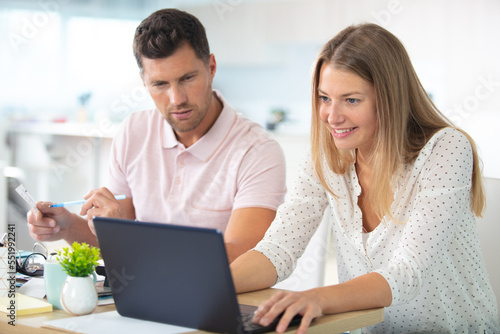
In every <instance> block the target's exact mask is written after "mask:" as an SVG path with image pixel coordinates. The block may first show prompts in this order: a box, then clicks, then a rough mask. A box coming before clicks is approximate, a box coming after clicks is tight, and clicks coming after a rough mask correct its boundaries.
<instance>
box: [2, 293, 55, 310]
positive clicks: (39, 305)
mask: <svg viewBox="0 0 500 334" xmlns="http://www.w3.org/2000/svg"><path fill="white" fill-rule="evenodd" d="M11 305H12V303H11V299H10V298H8V297H7V296H4V297H2V298H0V311H2V312H4V313H7V314H10V312H11V310H12V309H13V307H12V306H11ZM14 305H15V308H16V313H17V315H26V314H35V313H44V312H52V304H50V303H48V302H46V301H44V300H42V299H39V298H35V297H30V296H26V295H23V294H21V293H16V303H15V304H14Z"/></svg>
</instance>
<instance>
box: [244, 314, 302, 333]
mask: <svg viewBox="0 0 500 334" xmlns="http://www.w3.org/2000/svg"><path fill="white" fill-rule="evenodd" d="M280 318H281V315H280V316H277V317H276V319H274V320H273V321H272V322H271V323H270V324H269V325H268V326H265V327H264V326H261V325H259V324H256V323H254V322H253V321H252V320H253V313H243V312H242V313H241V320H242V322H243V327H244V328H245V331H247V332H252V333H265V332H270V331H273V330H274V329H275V328H276V325H278V322H279V320H280ZM301 319H302V317H301V316H300V315H296V316H295V317H294V318H293V319H292V321H290V325H289V326H294V325H298V324H300V320H301Z"/></svg>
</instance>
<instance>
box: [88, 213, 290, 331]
mask: <svg viewBox="0 0 500 334" xmlns="http://www.w3.org/2000/svg"><path fill="white" fill-rule="evenodd" d="M94 226H95V231H96V234H97V239H98V241H99V246H100V249H101V254H102V257H103V260H104V264H105V272H106V277H107V280H108V281H109V285H110V288H111V292H112V295H113V298H114V301H115V306H116V310H117V311H118V313H119V314H120V315H122V316H125V317H131V318H137V319H142V320H149V321H156V322H162V323H167V324H171V325H176V326H183V327H189V328H195V329H201V330H205V331H210V332H219V333H263V332H268V331H272V330H273V329H274V328H275V327H276V325H277V322H278V320H276V321H274V322H273V323H272V324H271V325H269V326H266V327H263V326H260V325H257V324H254V323H252V322H251V319H252V317H253V312H254V311H255V309H256V307H255V306H250V305H239V304H238V301H237V298H236V292H235V290H234V284H233V280H232V276H231V272H230V269H229V262H228V259H227V255H226V249H225V246H224V241H223V236H222V233H221V232H220V231H219V230H215V229H208V228H198V227H186V226H177V225H169V224H159V223H151V222H138V221H133V220H124V219H114V218H103V217H94ZM298 323H300V317H296V318H294V319H293V321H292V324H291V325H294V324H298Z"/></svg>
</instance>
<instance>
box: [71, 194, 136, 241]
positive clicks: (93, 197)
mask: <svg viewBox="0 0 500 334" xmlns="http://www.w3.org/2000/svg"><path fill="white" fill-rule="evenodd" d="M83 198H84V199H86V200H87V201H86V202H85V203H84V204H83V206H82V210H81V211H80V215H82V216H85V215H86V216H87V220H88V225H89V228H90V230H91V231H92V233H94V234H95V229H94V222H93V220H92V217H94V216H99V217H110V218H124V219H126V218H128V217H127V212H126V210H125V208H124V207H123V206H122V205H121V203H120V202H119V201H117V200H116V199H115V196H114V195H113V193H111V191H109V190H108V189H107V188H104V187H103V188H99V189H94V190H91V191H90V192H89V193H88V194H87V195H85V196H84V197H83Z"/></svg>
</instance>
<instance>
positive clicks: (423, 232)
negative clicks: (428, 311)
mask: <svg viewBox="0 0 500 334" xmlns="http://www.w3.org/2000/svg"><path fill="white" fill-rule="evenodd" d="M438 134H439V133H438ZM435 137H437V138H433V139H431V140H430V141H429V142H428V143H427V145H426V146H425V147H424V148H423V149H422V151H421V153H420V154H419V156H418V158H417V161H416V162H415V163H416V164H418V163H423V164H424V166H423V168H422V169H421V172H420V175H418V176H416V175H413V176H412V177H416V178H418V179H419V180H418V181H417V182H416V183H415V185H414V187H415V189H414V190H413V191H414V192H417V193H416V197H415V201H414V205H413V207H412V208H410V210H411V213H410V215H409V219H408V221H407V222H403V223H405V224H406V226H405V229H404V232H403V235H402V237H401V240H400V242H399V244H398V247H397V249H396V251H395V253H394V254H393V257H392V259H391V260H390V261H389V264H388V265H387V266H386V267H384V268H381V269H378V270H376V272H378V273H379V274H381V275H382V276H383V277H385V279H386V280H387V282H388V283H389V285H390V287H391V291H392V303H393V304H401V303H406V302H408V301H410V300H411V299H413V298H415V297H416V296H417V295H418V293H419V291H420V289H421V288H422V286H423V284H424V282H425V281H426V278H427V277H428V276H429V275H430V272H431V270H433V269H434V268H435V266H436V265H437V263H438V259H439V258H440V257H442V256H449V253H450V252H453V250H452V249H451V248H452V247H450V244H451V243H452V241H453V239H454V238H455V234H456V233H460V231H459V230H461V229H464V226H461V225H463V224H472V223H473V222H474V220H470V219H467V218H466V217H470V212H471V203H470V196H471V195H470V192H471V178H472V164H473V156H472V149H471V145H470V142H469V141H468V139H467V137H466V136H465V135H464V134H463V133H461V132H459V131H457V130H452V131H449V130H445V134H444V135H436V136H435ZM407 182H408V184H410V185H411V184H413V180H407ZM464 217H465V218H464Z"/></svg>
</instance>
